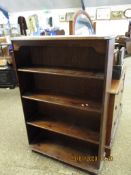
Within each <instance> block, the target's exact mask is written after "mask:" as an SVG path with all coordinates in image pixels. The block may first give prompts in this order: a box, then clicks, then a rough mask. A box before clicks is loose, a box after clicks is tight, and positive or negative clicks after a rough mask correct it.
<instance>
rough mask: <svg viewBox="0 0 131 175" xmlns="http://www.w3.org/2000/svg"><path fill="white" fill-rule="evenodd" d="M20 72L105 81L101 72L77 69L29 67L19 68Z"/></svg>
mask: <svg viewBox="0 0 131 175" xmlns="http://www.w3.org/2000/svg"><path fill="white" fill-rule="evenodd" d="M18 71H19V72H29V73H38V74H50V75H58V76H68V77H77V78H94V79H100V80H103V79H104V74H103V73H100V72H93V71H92V72H87V71H81V70H75V69H70V70H69V69H64V68H63V69H62V68H50V67H27V68H19V69H18Z"/></svg>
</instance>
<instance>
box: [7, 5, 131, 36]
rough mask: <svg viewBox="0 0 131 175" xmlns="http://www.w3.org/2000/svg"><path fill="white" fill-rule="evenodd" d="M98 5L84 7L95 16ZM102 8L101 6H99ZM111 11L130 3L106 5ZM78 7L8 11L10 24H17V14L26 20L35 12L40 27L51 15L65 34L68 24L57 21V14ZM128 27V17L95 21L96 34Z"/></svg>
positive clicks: (56, 25)
mask: <svg viewBox="0 0 131 175" xmlns="http://www.w3.org/2000/svg"><path fill="white" fill-rule="evenodd" d="M97 8H98V7H91V8H86V11H87V12H88V14H89V15H90V16H91V17H92V16H96V9H97ZM99 8H103V7H99ZM108 8H110V9H111V10H112V11H115V10H123V11H124V10H125V9H127V8H131V4H130V5H128V6H127V5H122V6H110V7H109V6H108ZM78 10H79V9H56V10H37V11H28V12H19V13H10V22H11V23H12V24H17V18H18V16H24V17H25V18H26V20H28V16H30V15H33V14H37V15H38V18H39V23H40V26H41V28H43V29H45V28H47V27H48V25H47V18H48V17H50V16H52V17H53V18H54V26H55V27H60V29H64V30H65V33H66V35H68V34H69V24H68V23H67V22H59V15H62V14H66V12H76V11H78ZM127 29H128V19H123V20H97V21H96V34H98V35H124V34H125V32H126V31H127Z"/></svg>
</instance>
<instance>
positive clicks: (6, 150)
mask: <svg viewBox="0 0 131 175" xmlns="http://www.w3.org/2000/svg"><path fill="white" fill-rule="evenodd" d="M125 63H126V65H127V74H126V82H125V91H124V96H123V104H124V105H123V113H122V116H121V119H120V122H119V127H118V129H117V133H116V137H115V138H116V139H115V142H114V146H113V152H112V156H113V161H111V162H108V161H105V163H104V167H103V170H102V172H101V175H131V57H129V58H126V59H125ZM0 175H87V173H85V172H83V171H80V170H77V169H75V168H73V167H70V166H67V165H65V164H62V163H60V162H58V161H55V160H52V159H51V158H47V157H44V156H42V155H40V154H37V153H34V152H32V151H31V150H30V149H29V146H28V142H27V135H26V129H25V124H24V117H23V112H22V107H21V101H20V96H19V90H18V88H16V89H14V90H7V89H0Z"/></svg>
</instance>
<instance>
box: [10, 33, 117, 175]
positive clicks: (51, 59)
mask: <svg viewBox="0 0 131 175" xmlns="http://www.w3.org/2000/svg"><path fill="white" fill-rule="evenodd" d="M12 43H13V47H14V58H15V64H16V71H17V75H18V79H19V87H20V93H21V99H22V105H23V111H24V116H25V123H26V128H27V134H28V140H29V145H30V147H31V149H32V150H34V151H36V152H39V153H42V154H44V155H46V156H49V157H52V158H54V159H57V160H60V161H62V162H65V163H67V164H70V165H73V166H75V167H78V168H81V169H83V170H87V171H89V172H91V173H95V174H97V173H98V172H99V170H100V169H101V164H102V162H103V159H104V156H105V151H104V150H105V136H106V120H107V114H108V103H109V95H110V94H109V90H110V88H111V81H112V65H113V50H114V38H113V37H108V36H107V37H97V36H90V37H81V36H68V37H64V36H63V37H61V36H59V37H21V38H14V39H12Z"/></svg>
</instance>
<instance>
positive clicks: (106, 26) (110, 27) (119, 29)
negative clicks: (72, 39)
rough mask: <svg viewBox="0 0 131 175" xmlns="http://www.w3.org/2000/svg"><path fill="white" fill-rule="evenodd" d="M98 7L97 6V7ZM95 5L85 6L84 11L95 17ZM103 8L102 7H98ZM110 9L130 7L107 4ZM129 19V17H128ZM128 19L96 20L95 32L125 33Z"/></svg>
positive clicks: (116, 9) (98, 33) (130, 6)
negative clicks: (91, 6)
mask: <svg viewBox="0 0 131 175" xmlns="http://www.w3.org/2000/svg"><path fill="white" fill-rule="evenodd" d="M97 8H98V7H97ZM97 8H96V7H93V8H86V11H87V12H88V13H89V15H90V16H92V17H93V16H95V17H96V9H97ZM99 8H104V7H99ZM107 8H110V10H111V11H119V10H121V11H124V10H125V9H127V8H131V4H130V5H121V6H108V7H107ZM130 20H131V19H130ZM128 24H129V20H128V19H122V20H96V34H97V35H103V34H104V35H125V32H126V31H127V30H128Z"/></svg>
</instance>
